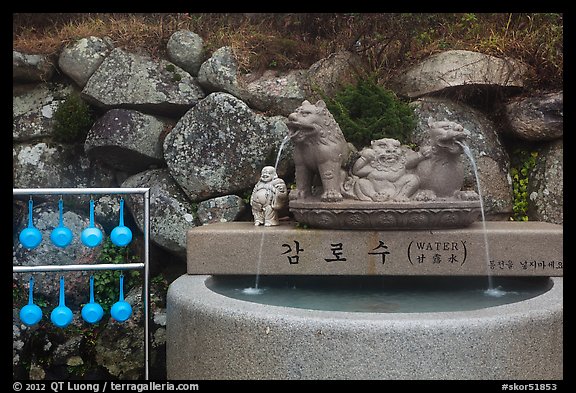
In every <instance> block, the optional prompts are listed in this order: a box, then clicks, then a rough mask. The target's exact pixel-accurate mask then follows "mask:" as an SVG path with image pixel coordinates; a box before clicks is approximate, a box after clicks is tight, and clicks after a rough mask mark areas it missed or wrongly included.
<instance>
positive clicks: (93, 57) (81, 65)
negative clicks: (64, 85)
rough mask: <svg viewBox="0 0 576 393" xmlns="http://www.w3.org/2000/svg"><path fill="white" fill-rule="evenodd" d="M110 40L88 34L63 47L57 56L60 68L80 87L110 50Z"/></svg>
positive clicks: (111, 46)
mask: <svg viewBox="0 0 576 393" xmlns="http://www.w3.org/2000/svg"><path fill="white" fill-rule="evenodd" d="M112 48H113V45H112V43H111V42H109V41H107V40H105V39H102V38H98V37H94V36H90V37H85V38H81V39H79V40H78V41H76V42H74V43H72V44H71V45H68V46H67V47H65V48H64V49H63V50H62V52H60V56H59V57H58V66H59V67H60V70H61V71H62V72H63V73H64V74H66V75H68V77H70V79H72V80H73V81H74V82H76V84H78V86H80V87H81V88H82V87H84V86H85V85H86V82H88V79H90V77H91V76H92V74H93V73H94V72H95V71H96V69H98V67H100V64H102V62H103V61H104V59H105V58H106V56H107V55H108V54H109V53H110V51H111V50H112Z"/></svg>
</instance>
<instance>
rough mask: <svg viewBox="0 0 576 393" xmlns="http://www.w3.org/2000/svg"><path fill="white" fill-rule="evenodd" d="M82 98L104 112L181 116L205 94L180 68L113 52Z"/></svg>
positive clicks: (88, 83) (141, 56) (138, 56)
mask: <svg viewBox="0 0 576 393" xmlns="http://www.w3.org/2000/svg"><path fill="white" fill-rule="evenodd" d="M82 96H83V98H84V99H85V100H86V101H87V102H89V103H91V104H93V105H95V106H98V107H100V108H103V109H113V108H127V109H135V110H139V111H141V112H144V113H149V114H159V115H166V116H180V115H181V114H182V113H184V112H186V111H187V110H188V109H190V108H191V107H192V106H194V105H196V103H197V102H198V100H200V99H202V98H203V97H204V92H203V91H202V89H201V88H200V86H199V85H198V83H197V82H196V78H194V77H192V76H191V75H190V74H189V73H187V72H186V71H184V70H183V69H181V68H180V67H178V66H176V65H174V64H172V63H170V62H168V61H166V60H154V59H152V58H150V57H148V56H143V55H138V54H133V53H128V52H125V51H123V50H122V49H119V48H116V49H114V50H112V52H110V54H109V55H108V56H107V57H106V59H105V60H104V61H103V62H102V64H101V65H100V67H98V69H97V70H96V72H94V74H92V76H91V77H90V79H89V80H88V82H87V83H86V86H85V87H84V90H82Z"/></svg>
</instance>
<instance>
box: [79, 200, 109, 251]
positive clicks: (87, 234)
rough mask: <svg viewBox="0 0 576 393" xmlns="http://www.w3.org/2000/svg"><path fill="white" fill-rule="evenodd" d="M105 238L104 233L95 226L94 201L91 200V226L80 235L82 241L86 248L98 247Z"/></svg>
mask: <svg viewBox="0 0 576 393" xmlns="http://www.w3.org/2000/svg"><path fill="white" fill-rule="evenodd" d="M103 238H104V235H103V234H102V231H101V230H100V229H98V228H96V226H95V225H94V200H93V199H90V226H88V227H87V228H85V229H84V230H83V231H82V233H81V234H80V240H81V241H82V244H84V245H85V246H86V247H96V246H98V245H99V244H100V243H101V242H102V239H103Z"/></svg>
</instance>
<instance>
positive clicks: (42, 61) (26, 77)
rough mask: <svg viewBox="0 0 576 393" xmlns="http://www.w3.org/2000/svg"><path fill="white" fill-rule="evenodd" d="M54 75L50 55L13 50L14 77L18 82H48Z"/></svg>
mask: <svg viewBox="0 0 576 393" xmlns="http://www.w3.org/2000/svg"><path fill="white" fill-rule="evenodd" d="M53 75H54V64H53V61H52V59H51V58H50V56H48V55H30V54H25V53H20V52H18V51H15V50H13V51H12V79H13V80H14V81H18V82H47V81H49V80H50V79H52V76H53Z"/></svg>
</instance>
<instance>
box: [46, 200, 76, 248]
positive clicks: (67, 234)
mask: <svg viewBox="0 0 576 393" xmlns="http://www.w3.org/2000/svg"><path fill="white" fill-rule="evenodd" d="M63 204H64V202H63V201H62V199H60V201H58V209H59V211H60V223H59V225H58V226H57V227H56V228H54V229H53V230H52V233H51V234H50V240H52V243H54V245H55V246H56V247H66V246H68V245H69V244H70V243H72V239H73V238H74V235H73V234H72V231H71V230H70V229H69V228H66V226H64V217H63V214H64V213H63V210H64V209H63Z"/></svg>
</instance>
